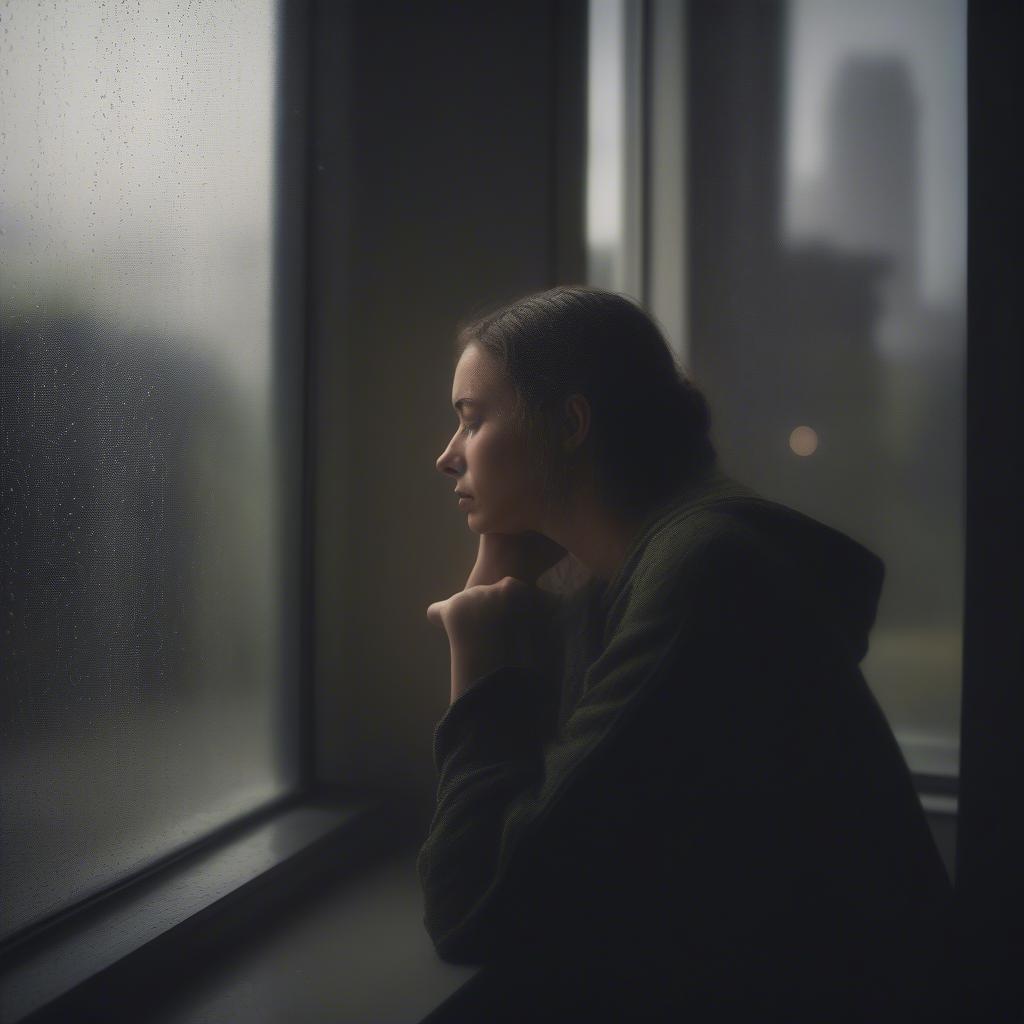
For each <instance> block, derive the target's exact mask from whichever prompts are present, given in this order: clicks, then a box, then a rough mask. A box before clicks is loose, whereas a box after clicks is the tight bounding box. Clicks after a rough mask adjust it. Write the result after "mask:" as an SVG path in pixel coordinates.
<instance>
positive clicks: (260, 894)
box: [0, 794, 474, 1024]
mask: <svg viewBox="0 0 1024 1024" xmlns="http://www.w3.org/2000/svg"><path fill="white" fill-rule="evenodd" d="M411 826H412V820H411V816H410V814H409V811H408V808H407V807H406V806H405V805H403V804H401V803H400V802H394V801H388V800H378V799H372V800H371V799H368V798H366V797H365V796H364V797H362V798H360V797H359V796H351V797H348V798H346V797H345V796H343V795H342V796H339V795H336V794H332V795H317V796H312V797H309V798H306V799H302V800H296V801H292V802H290V803H288V804H287V805H284V806H280V807H278V808H276V809H273V810H269V811H266V812H263V813H261V814H259V815H256V816H254V818H253V819H252V820H251V821H250V823H249V824H248V825H243V826H239V827H232V828H230V829H227V830H225V834H224V835H223V836H222V837H221V838H219V839H218V840H215V841H211V842H209V843H207V844H204V845H203V846H202V847H200V848H198V849H196V850H195V851H194V852H193V853H191V854H189V855H187V856H184V857H181V858H179V859H176V860H174V861H173V862H172V863H169V864H168V865H166V867H164V868H163V869H161V870H159V871H155V872H153V873H151V874H149V875H147V876H146V877H143V878H140V879H139V880H138V881H136V882H134V883H132V884H130V885H127V886H125V887H124V888H122V889H120V890H118V891H116V892H114V893H112V894H111V895H109V896H106V897H104V898H103V899H100V900H97V901H95V903H94V904H91V905H89V906H86V907H84V908H83V909H82V910H81V911H79V912H77V913H75V914H73V915H71V916H69V917H68V918H67V919H66V920H64V921H61V922H59V923H57V924H55V925H54V926H52V927H50V928H47V929H46V930H44V931H41V932H40V933H39V934H38V935H36V936H34V937H31V938H29V939H27V940H26V941H25V942H23V943H21V944H20V945H19V946H17V947H16V948H14V949H12V950H11V951H10V952H8V953H7V955H6V956H5V957H4V959H3V963H2V966H0V1021H2V1022H3V1024H13V1022H16V1021H22V1020H26V1018H29V1017H30V1018H31V1020H32V1021H33V1022H35V1021H39V1022H43V1021H47V1020H53V1021H56V1020H67V1019H80V1020H89V1019H102V1020H104V1021H108V1020H110V1021H113V1020H120V1019H124V1020H128V1019H135V1020H138V1019H146V1020H151V1019H154V1017H155V1014H156V1010H157V1009H158V1008H168V1007H169V1006H170V1005H171V1004H172V1003H174V1002H175V1000H176V999H179V998H180V997H182V996H188V995H189V994H190V993H194V992H195V991H198V990H197V981H198V979H199V978H200V977H201V976H203V974H204V972H206V973H210V972H211V971H212V972H214V973H215V972H216V971H217V970H219V968H220V966H221V965H222V963H225V962H228V961H230V960H232V959H235V958H237V954H238V953H239V952H240V951H241V950H243V949H244V947H245V945H246V943H249V942H251V941H252V940H254V939H256V938H264V939H270V940H273V939H274V938H275V937H276V936H278V933H279V932H280V928H279V918H280V917H281V915H282V914H286V913H287V911H288V909H289V908H291V907H292V906H293V905H296V906H297V905H298V904H299V902H300V901H302V898H303V897H307V898H308V899H307V902H308V901H309V900H317V901H318V902H319V903H322V902H323V899H322V895H323V893H325V892H328V891H330V892H334V893H335V896H334V899H335V902H338V900H339V896H338V894H344V893H349V894H350V896H351V895H353V894H354V895H356V896H358V895H359V894H360V893H363V892H364V890H365V885H364V882H365V881H366V880H367V879H372V878H373V876H374V872H379V870H380V867H381V864H382V863H383V864H385V865H386V864H388V863H389V861H388V859H387V854H389V853H392V854H393V853H394V852H395V851H399V852H400V853H401V854H402V856H404V857H405V858H406V859H408V858H409V856H410V855H409V854H408V853H407V852H403V851H407V850H408V848H409V842H408V841H409V840H410V839H411V838H412V833H411ZM411 856H412V858H413V860H414V857H415V854H412V855H411ZM391 860H392V861H393V860H394V857H392V858H391ZM397 870H398V874H397V875H395V874H394V870H393V872H392V874H393V876H394V877H391V876H387V877H380V878H378V879H377V880H376V883H375V884H376V887H377V891H378V896H379V897H380V899H379V902H380V908H381V909H383V908H386V907H387V905H388V896H389V893H390V894H391V896H394V891H395V881H396V879H398V880H400V881H404V882H405V883H406V884H407V885H408V883H410V882H411V883H412V885H413V888H410V890H409V892H407V893H404V892H403V894H402V898H401V899H400V901H399V903H398V904H394V902H393V900H392V909H393V910H394V908H395V907H399V912H398V917H397V918H395V920H398V919H399V918H400V919H401V923H402V925H403V927H405V928H406V930H407V931H408V933H409V939H410V941H412V942H413V943H414V944H415V943H419V944H420V947H421V952H422V953H423V954H424V964H425V965H429V966H430V967H432V968H433V975H432V977H431V978H430V981H432V983H433V984H432V985H429V984H428V985H427V987H426V989H427V990H428V991H429V990H430V989H431V988H432V989H433V990H434V994H435V995H436V997H437V998H436V999H435V1000H434V1003H433V1005H431V1006H428V1007H426V1008H425V1012H424V1015H425V1013H427V1012H429V1011H430V1010H431V1009H433V1006H434V1005H437V1004H438V1003H440V1002H443V1001H444V999H445V998H447V996H448V995H450V994H451V992H452V991H454V990H455V989H456V988H458V987H459V986H460V985H461V984H462V983H463V982H464V981H465V980H466V979H467V978H468V977H470V976H471V975H472V974H473V973H474V972H473V971H472V970H468V971H467V970H466V969H465V968H462V969H458V968H453V967H452V966H451V965H448V964H444V963H443V962H442V961H440V960H439V959H437V957H436V954H435V953H434V951H433V947H432V945H431V944H430V941H429V938H428V937H427V935H426V933H425V931H424V930H423V926H422V908H421V903H420V900H419V899H418V897H417V893H416V891H415V888H414V886H415V872H414V871H412V870H411V868H410V867H409V865H405V867H404V868H399V869H397ZM356 872H359V875H358V878H359V883H358V884H356V885H353V884H352V882H353V877H352V876H353V874H354V873H356ZM389 877H390V882H389ZM340 899H341V903H343V902H344V897H340ZM364 902H365V901H364ZM341 903H339V906H340V905H341ZM363 910H364V915H363V916H367V914H368V916H367V921H366V922H362V923H361V924H360V929H364V928H369V931H366V930H362V932H361V934H359V933H357V932H356V931H353V930H352V928H349V929H348V934H349V939H350V940H351V941H354V942H356V943H359V942H361V941H362V942H363V943H364V944H365V940H366V936H367V935H368V934H374V925H373V923H372V918H373V913H369V910H368V908H367V907H366V906H364V907H363ZM342 916H344V915H342ZM394 916H395V915H394V913H392V917H394ZM339 927H341V928H342V929H344V921H340V923H339ZM353 927H354V926H353ZM377 931H378V932H379V925H378V926H377ZM399 945H401V944H399ZM407 945H408V943H407ZM390 952H391V950H390V941H389V942H388V943H386V944H381V946H380V948H379V949H377V950H375V951H374V956H375V957H376V962H377V964H378V966H379V967H386V968H387V969H386V977H387V982H386V984H387V985H391V986H394V985H395V984H396V983H397V985H398V987H399V988H402V987H404V985H405V978H404V977H403V975H404V974H405V972H406V965H405V964H404V963H403V962H402V961H401V960H400V959H398V960H394V962H392V963H390V967H387V964H388V962H389V959H390ZM396 952H398V950H396ZM328 973H330V974H331V976H332V977H334V978H335V980H336V981H337V983H338V984H341V983H342V982H344V983H345V986H346V987H347V988H349V989H351V988H353V987H355V988H356V989H358V987H359V983H360V972H359V971H357V970H356V969H355V965H353V964H346V963H345V961H344V959H343V958H341V957H339V959H338V960H337V961H336V963H335V969H334V971H333V972H328ZM361 973H362V975H363V976H364V977H363V979H362V981H363V984H364V986H365V970H364V971H362V972H361ZM427 973H430V971H429V970H428V972H427ZM385 995H386V991H385V990H382V991H380V992H378V993H377V996H378V997H384V996H385ZM175 1019H176V1018H175ZM180 1019H181V1020H187V1019H189V1017H188V1016H187V1015H186V1016H183V1017H181V1018H180ZM202 1019H204V1020H206V1019H210V1018H209V1017H208V1016H207V1017H202ZM224 1019H225V1020H228V1019H247V1020H255V1019H256V1018H254V1017H252V1016H251V1015H249V1014H248V1013H246V1014H243V1015H242V1016H241V1017H236V1016H234V1015H233V1014H228V1015H226V1016H225V1018H224ZM267 1019H268V1020H270V1019H294V1018H290V1017H289V1015H288V1014H287V1013H286V1014H285V1015H284V1016H283V1017H278V1018H273V1016H271V1017H268V1018H267ZM332 1019H336V1020H344V1019H345V1018H344V1016H342V1015H335V1016H334V1017H332ZM353 1019H355V1018H353ZM410 1019H413V1018H410ZM416 1019H419V1018H416Z"/></svg>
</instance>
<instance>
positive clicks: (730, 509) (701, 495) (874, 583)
mask: <svg viewBox="0 0 1024 1024" xmlns="http://www.w3.org/2000/svg"><path fill="white" fill-rule="evenodd" d="M710 508H713V509H714V510H715V511H716V512H721V513H723V514H726V515H730V516H735V517H736V518H737V519H739V520H740V521H741V522H742V523H743V524H744V525H745V526H746V527H747V528H748V529H750V530H751V531H753V533H754V534H755V535H756V536H757V537H758V538H759V540H761V541H763V542H764V544H765V546H766V548H767V549H769V550H770V551H772V552H773V553H774V554H775V555H777V556H778V557H779V558H781V559H782V561H783V562H784V563H785V564H787V565H788V566H790V567H792V570H793V572H794V573H795V574H796V575H797V576H798V577H799V578H800V579H801V580H802V582H803V584H804V586H806V587H807V589H808V597H809V599H810V601H811V602H812V603H813V605H814V607H815V608H816V609H817V610H818V612H819V614H820V615H821V618H822V620H823V621H826V622H828V623H829V624H831V625H832V627H833V628H835V630H836V631H837V634H838V636H839V638H840V640H841V642H842V644H843V646H844V647H845V648H846V650H847V652H848V653H849V654H850V656H851V657H852V658H853V659H854V660H855V661H856V662H858V663H859V662H860V661H861V660H862V659H863V658H864V655H865V654H867V651H868V635H869V633H870V632H871V629H872V627H873V626H874V623H875V617H876V615H877V612H878V601H879V598H880V596H881V592H882V583H883V581H884V578H885V566H884V564H883V562H882V560H881V559H880V558H879V557H878V556H877V555H875V554H873V553H872V552H871V551H869V550H868V549H867V548H866V547H864V546H863V545H862V544H860V543H858V542H857V541H855V540H853V538H851V537H849V536H847V535H846V534H844V533H842V532H841V531H839V530H837V529H835V528H833V527H831V526H827V525H826V524H825V523H822V522H819V521H818V520H816V519H813V518H812V517H811V516H808V515H805V514H803V513H802V512H798V511H796V510H795V509H792V508H789V507H788V506H786V505H782V504H779V503H778V502H774V501H769V500H767V499H765V498H762V497H761V496H760V495H758V494H757V493H756V492H755V491H753V490H752V489H750V488H749V487H746V486H745V485H743V484H740V483H738V482H736V481H735V480H732V479H731V478H729V477H727V476H725V475H724V474H721V473H714V474H712V475H710V476H709V477H707V478H705V479H704V480H702V481H700V482H698V483H697V484H695V485H693V486H691V487H690V488H688V490H687V491H686V492H684V493H682V494H680V495H677V496H676V497H675V498H674V499H672V500H670V501H668V502H666V503H665V504H663V505H661V506H660V507H659V508H658V509H656V510H655V511H654V512H653V513H652V514H651V515H650V516H649V517H648V519H647V520H646V522H645V524H644V525H643V526H641V528H640V530H639V532H638V534H637V537H636V539H635V540H634V542H633V545H632V547H631V549H630V551H629V553H628V554H627V556H626V559H625V561H624V562H623V565H622V566H621V568H620V569H619V571H618V573H617V574H616V575H615V577H614V578H613V579H612V580H611V582H610V583H609V584H608V586H607V587H606V588H603V595H602V598H603V599H602V604H603V606H604V607H605V609H607V608H608V607H609V606H610V604H611V603H612V601H613V600H614V598H615V596H616V595H617V594H618V592H619V591H620V590H621V589H622V587H623V585H624V583H625V581H626V580H627V579H628V577H629V576H630V574H631V573H632V572H633V570H634V569H635V568H636V566H637V564H638V562H639V561H640V558H641V557H642V555H643V552H644V550H645V549H646V548H647V546H648V544H649V542H650V541H651V539H652V538H653V537H654V536H655V535H656V534H657V533H659V532H660V531H661V530H662V529H664V528H666V527H667V526H668V525H669V524H670V523H672V522H676V521H677V520H678V518H679V517H680V516H686V515H690V514H693V513H695V512H697V511H704V510H708V509H710Z"/></svg>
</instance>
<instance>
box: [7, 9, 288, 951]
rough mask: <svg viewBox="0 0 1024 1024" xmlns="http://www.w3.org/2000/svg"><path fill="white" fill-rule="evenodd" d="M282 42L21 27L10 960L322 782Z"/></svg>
mask: <svg viewBox="0 0 1024 1024" xmlns="http://www.w3.org/2000/svg"><path fill="white" fill-rule="evenodd" d="M276 22H277V11H276V8H275V5H274V4H273V3H272V2H270V0H253V2H250V3H246V4H244V5H236V4H234V3H227V2H223V3H218V2H214V3H212V4H211V3H206V4H192V3H188V2H185V0H182V2H174V0H170V2H168V3H165V4H162V5H159V6H156V7H154V6H150V5H143V6H142V7H138V6H137V5H132V6H131V7H126V6H117V5H112V4H104V3H80V2H73V0H63V2H60V3H55V4H48V5H46V6H45V7H44V6H42V5H36V4H14V5H8V6H6V7H5V8H4V11H3V16H2V21H0V46H2V48H3V51H4V55H5V63H4V69H3V74H2V76H0V139H2V145H0V232H2V234H0V241H2V248H0V398H2V417H0V438H2V445H3V453H2V454H3V460H2V466H3V468H2V498H0V502H2V513H0V545H2V562H3V571H4V578H3V587H2V605H0V615H2V622H3V643H2V662H3V678H4V687H3V689H2V691H0V705H2V706H0V723H2V725H0V729H2V734H0V751H2V753H0V757H2V762H0V764H2V778H3V799H2V803H0V847H2V848H3V851H4V855H3V857H2V858H0V891H2V892H3V894H4V899H3V901H2V907H3V911H2V917H0V938H2V937H4V936H6V935H9V934H11V933H12V932H15V931H17V930H19V929H21V928H23V927H25V926H26V925H30V924H32V923H33V922H36V921H39V920H40V919H42V918H44V917H46V916H47V915H49V914H51V913H53V912H55V911H57V910H59V909H60V908H62V907H64V906H67V905H69V904H70V903H71V902H73V901H75V900H78V899H80V898H82V897H85V896H87V895H89V894H91V893H94V892H96V891H98V890H100V889H102V888H104V887H106V886H109V885H111V884H114V883H116V882H118V881H119V880H121V879H123V878H125V877H126V876H128V875H129V874H131V873H132V872H134V871H136V870H138V869H140V868H141V867H144V866H145V865H147V864H149V863H151V862H153V861H154V860H155V859H157V858H159V857H161V856H162V855H165V854H167V853H170V852H172V851H173V850H175V849H177V848H180V847H181V846H182V845H184V844H187V843H189V842H190V841H193V840H195V839H196V838H198V837H200V836H202V835H203V834H205V833H207V832H208V831H209V830H211V829H212V828H214V827H216V826H218V825H221V824H223V823H225V822H226V821H229V820H231V819H232V818H235V817H237V816H238V815H240V814H243V813H245V812H247V811H249V810H251V809H253V808H255V807H257V806H259V805H261V804H264V803H266V802H267V801H269V800H271V799H273V798H275V797H277V796H279V795H281V794H282V793H283V792H285V791H287V790H289V789H290V788H292V786H293V785H294V783H295V781H296V776H297V757H296V747H295V743H296V729H295V719H294V715H293V713H292V705H293V701H292V700H291V699H290V697H289V694H288V692H287V690H288V688H289V685H290V684H291V683H293V680H292V679H289V678H288V677H287V675H286V673H285V671H284V669H285V665H284V661H285V654H284V652H285V647H286V644H287V642H288V628H287V627H286V619H285V616H286V615H287V614H288V611H289V610H288V609H287V608H286V607H285V601H284V594H283V583H284V580H285V579H286V576H287V573H288V568H287V562H288V559H289V558H290V550H291V549H290V544H289V545H286V544H285V540H286V538H285V537H284V535H283V532H282V531H283V524H284V522H285V518H286V515H287V509H286V506H285V502H284V500H283V496H282V493H281V488H280V486H279V474H280V471H281V464H280V461H279V460H281V459H282V457H287V456H289V455H290V454H291V453H289V452H286V451H281V450H279V447H278V438H279V437H280V436H282V435H281V429H280V428H281V421H280V419H279V412H278V410H279V409H281V408H290V405H289V402H290V401H291V396H285V395H282V394H280V393H279V390H278V388H277V385H276V383H275V380H274V378H273V376H272V370H273V367H274V344H273V338H272V328H271V320H272V301H271V300H272V291H273V290H272V273H273V261H272V246H273V212H274V211H273V199H274V133H275V121H274V103H275V89H276V82H277V57H276V52H275V37H276Z"/></svg>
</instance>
